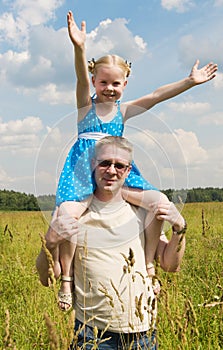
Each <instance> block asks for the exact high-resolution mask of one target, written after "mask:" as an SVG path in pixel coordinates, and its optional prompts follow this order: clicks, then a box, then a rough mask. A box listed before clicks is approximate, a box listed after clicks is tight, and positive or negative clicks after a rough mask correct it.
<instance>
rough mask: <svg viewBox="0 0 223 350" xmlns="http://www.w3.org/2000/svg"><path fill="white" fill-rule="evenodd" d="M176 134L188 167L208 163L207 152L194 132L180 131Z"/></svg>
mask: <svg viewBox="0 0 223 350" xmlns="http://www.w3.org/2000/svg"><path fill="white" fill-rule="evenodd" d="M174 133H175V135H176V137H177V140H178V141H179V143H180V145H181V147H182V150H183V154H184V156H185V159H186V164H187V165H188V166H190V167H193V166H197V165H198V164H202V163H204V162H205V161H207V159H208V155H207V151H206V150H205V149H203V148H202V147H201V146H200V145H199V141H198V138H197V136H196V134H195V133H194V132H192V131H189V132H188V131H184V130H182V129H178V130H175V131H174Z"/></svg>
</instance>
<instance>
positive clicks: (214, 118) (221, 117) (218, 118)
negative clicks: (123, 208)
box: [199, 111, 223, 126]
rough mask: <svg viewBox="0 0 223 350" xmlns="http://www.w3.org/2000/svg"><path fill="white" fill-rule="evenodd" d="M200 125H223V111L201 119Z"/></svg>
mask: <svg viewBox="0 0 223 350" xmlns="http://www.w3.org/2000/svg"><path fill="white" fill-rule="evenodd" d="M199 124H200V125H217V126H220V125H223V112H222V111H221V112H215V113H211V114H209V115H207V116H203V117H202V118H200V119H199Z"/></svg>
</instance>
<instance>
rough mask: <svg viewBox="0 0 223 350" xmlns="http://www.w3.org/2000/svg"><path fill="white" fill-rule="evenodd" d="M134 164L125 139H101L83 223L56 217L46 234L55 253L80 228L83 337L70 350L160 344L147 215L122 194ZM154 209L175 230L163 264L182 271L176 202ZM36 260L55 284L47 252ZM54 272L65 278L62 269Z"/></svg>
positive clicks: (78, 297)
mask: <svg viewBox="0 0 223 350" xmlns="http://www.w3.org/2000/svg"><path fill="white" fill-rule="evenodd" d="M131 161H132V146H131V144H130V143H129V142H128V141H127V140H126V139H124V138H121V137H113V136H110V137H105V138H103V139H101V140H100V141H98V142H97V145H96V151H95V159H94V160H93V168H94V177H95V182H96V186H97V187H96V190H95V193H94V198H93V201H92V203H91V205H90V208H89V209H88V210H87V211H86V212H85V214H84V215H83V216H82V217H81V219H80V220H79V227H78V225H77V222H76V221H75V220H74V219H72V218H70V217H68V216H64V218H61V217H59V218H57V217H56V215H55V216H54V218H53V220H52V223H51V227H50V228H49V230H48V232H47V234H46V246H47V248H48V249H49V251H50V252H51V254H52V257H54V256H55V254H57V252H58V247H59V244H60V243H61V242H63V241H64V240H65V239H71V237H72V235H74V234H77V233H78V235H77V248H76V252H75V258H74V281H75V302H74V308H75V316H76V320H75V333H76V335H77V337H75V339H77V340H75V341H73V344H72V345H71V346H70V349H75V348H78V347H79V348H82V349H86V350H88V349H92V348H97V349H99V350H105V349H110V350H115V349H117V350H118V349H120V350H121V349H139V348H140V349H152V350H155V349H157V344H156V337H155V319H156V297H155V295H154V291H153V286H152V282H151V279H150V278H148V277H147V273H146V266H145V265H146V264H145V252H144V247H145V239H144V225H146V221H147V213H146V212H145V210H143V209H141V208H136V207H134V206H133V205H130V204H129V203H127V202H126V201H124V200H123V198H122V192H121V190H122V186H123V184H124V182H125V178H126V177H127V176H128V174H129V171H130V169H131V165H130V164H131ZM150 209H151V210H152V211H153V212H154V214H155V215H156V217H157V218H158V219H160V220H166V221H168V222H169V223H170V224H171V225H172V227H173V235H172V237H171V239H170V241H169V242H168V240H167V238H166V237H165V235H161V237H160V242H159V245H158V248H157V252H156V257H157V259H159V263H160V266H161V267H162V268H163V269H164V270H165V271H172V272H174V271H178V270H179V266H180V262H181V260H182V257H183V254H184V250H185V237H184V233H185V230H186V222H185V220H184V219H183V217H182V216H181V215H180V213H179V212H178V210H177V209H176V207H175V206H174V205H173V203H171V204H169V205H167V204H163V203H154V204H152V205H151V208H150ZM64 227H66V232H64ZM58 232H59V234H58ZM36 265H37V270H38V272H39V275H40V280H41V282H42V283H43V285H48V261H47V257H46V255H45V252H44V251H41V252H40V254H39V256H38V258H37V263H36ZM54 272H55V275H56V277H58V273H57V270H56V268H55V271H54ZM95 344H97V347H95ZM81 346H82V347H81Z"/></svg>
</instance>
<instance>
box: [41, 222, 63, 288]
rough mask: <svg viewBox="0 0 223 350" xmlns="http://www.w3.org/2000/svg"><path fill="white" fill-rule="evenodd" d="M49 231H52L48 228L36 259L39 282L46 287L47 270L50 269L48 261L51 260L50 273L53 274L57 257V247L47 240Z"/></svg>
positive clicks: (47, 280)
mask: <svg viewBox="0 0 223 350" xmlns="http://www.w3.org/2000/svg"><path fill="white" fill-rule="evenodd" d="M50 231H53V230H52V229H51V228H49V230H48V232H47V234H46V236H45V242H43V247H42V249H41V251H40V253H39V255H38V257H37V259H36V268H37V271H38V274H39V278H40V281H41V283H42V284H43V285H44V286H46V287H47V286H49V277H50V273H49V268H50V267H51V266H50V263H49V261H50V260H52V273H54V274H55V272H54V270H53V267H54V262H55V260H56V259H58V257H59V247H58V245H57V244H55V243H54V242H52V241H51V240H50V239H48V238H49V237H50ZM56 277H57V276H56Z"/></svg>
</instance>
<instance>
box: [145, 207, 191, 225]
mask: <svg viewBox="0 0 223 350" xmlns="http://www.w3.org/2000/svg"><path fill="white" fill-rule="evenodd" d="M150 210H151V211H152V212H153V213H154V215H155V216H156V218H157V219H158V220H165V221H167V222H169V223H170V225H171V226H173V227H174V229H175V230H176V231H180V230H181V229H182V228H183V227H184V225H185V220H184V218H183V216H182V215H181V214H180V212H179V211H178V209H177V208H176V206H175V204H174V203H172V202H169V203H161V202H159V203H152V204H150Z"/></svg>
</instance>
